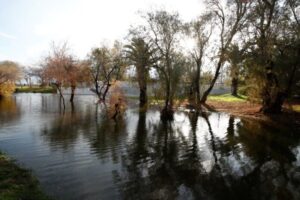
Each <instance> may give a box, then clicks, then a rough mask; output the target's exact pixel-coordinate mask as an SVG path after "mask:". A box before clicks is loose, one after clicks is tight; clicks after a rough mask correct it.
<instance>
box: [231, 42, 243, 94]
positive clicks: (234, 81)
mask: <svg viewBox="0 0 300 200" xmlns="http://www.w3.org/2000/svg"><path fill="white" fill-rule="evenodd" d="M246 49H247V45H245V46H244V48H243V49H240V47H239V46H238V45H237V44H232V45H231V46H230V47H229V48H228V50H227V52H226V60H227V61H228V62H229V64H230V67H229V76H230V78H231V95H233V96H238V85H239V76H240V71H241V65H242V64H243V63H242V62H243V60H244V59H245V51H246Z"/></svg>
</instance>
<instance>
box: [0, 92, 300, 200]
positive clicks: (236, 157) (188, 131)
mask: <svg viewBox="0 0 300 200" xmlns="http://www.w3.org/2000/svg"><path fill="white" fill-rule="evenodd" d="M75 98H76V99H75V103H74V107H73V109H72V108H71V105H67V110H66V112H65V113H64V114H63V112H62V111H61V110H60V108H59V99H58V97H57V96H56V95H53V94H17V95H15V96H13V97H12V98H6V99H2V100H1V101H0V150H2V151H4V152H5V153H7V154H8V155H9V156H11V157H13V158H15V159H16V160H17V162H18V164H20V165H21V166H24V167H26V168H29V169H31V170H32V173H33V174H34V175H35V176H36V177H37V178H38V179H39V181H40V183H41V186H42V188H43V190H44V191H45V192H46V193H47V194H48V195H50V196H51V197H53V198H55V199H64V200H65V199H66V200H68V199H72V200H73V199H80V200H82V199H300V130H299V129H297V128H296V127H293V126H289V127H286V126H285V127H284V126H281V125H278V126H270V125H268V124H264V123H262V122H258V121H254V120H249V119H247V120H246V119H240V118H235V117H232V116H229V115H227V114H224V113H205V114H203V115H201V116H197V115H196V114H193V113H188V112H185V111H178V112H177V113H175V117H174V121H173V122H168V123H166V122H165V123H163V122H161V121H160V115H159V111H158V110H155V109H152V110H151V109H150V110H149V111H148V112H147V113H146V114H143V113H139V111H138V109H137V107H136V106H129V108H128V110H127V111H126V113H125V115H124V117H123V118H121V119H118V121H117V122H115V121H114V120H111V119H109V118H107V117H105V115H104V114H103V112H102V110H101V108H100V107H99V105H96V104H95V103H94V101H95V99H94V97H92V96H87V95H86V96H76V97H75Z"/></svg>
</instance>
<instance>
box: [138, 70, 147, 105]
mask: <svg viewBox="0 0 300 200" xmlns="http://www.w3.org/2000/svg"><path fill="white" fill-rule="evenodd" d="M137 75H138V83H139V87H140V107H144V106H145V105H146V104H147V102H148V97H147V74H146V67H145V66H139V67H137Z"/></svg>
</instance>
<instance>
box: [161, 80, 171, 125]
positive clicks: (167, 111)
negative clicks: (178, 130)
mask: <svg viewBox="0 0 300 200" xmlns="http://www.w3.org/2000/svg"><path fill="white" fill-rule="evenodd" d="M170 84H171V83H170V80H169V79H168V78H166V86H167V87H166V99H165V106H164V108H163V109H162V111H161V118H162V119H163V120H172V119H173V114H174V111H173V107H172V106H173V99H172V97H171V85H170Z"/></svg>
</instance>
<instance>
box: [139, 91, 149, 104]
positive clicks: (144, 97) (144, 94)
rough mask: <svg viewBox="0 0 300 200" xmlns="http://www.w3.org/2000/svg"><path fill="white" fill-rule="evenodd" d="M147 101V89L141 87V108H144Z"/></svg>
mask: <svg viewBox="0 0 300 200" xmlns="http://www.w3.org/2000/svg"><path fill="white" fill-rule="evenodd" d="M147 101H148V99H147V87H140V107H144V106H145V105H146V104H147Z"/></svg>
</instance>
